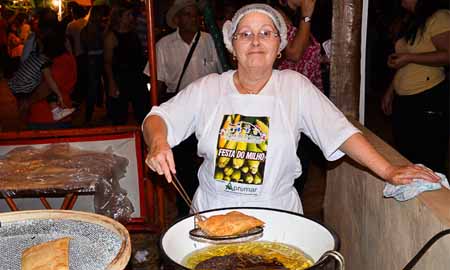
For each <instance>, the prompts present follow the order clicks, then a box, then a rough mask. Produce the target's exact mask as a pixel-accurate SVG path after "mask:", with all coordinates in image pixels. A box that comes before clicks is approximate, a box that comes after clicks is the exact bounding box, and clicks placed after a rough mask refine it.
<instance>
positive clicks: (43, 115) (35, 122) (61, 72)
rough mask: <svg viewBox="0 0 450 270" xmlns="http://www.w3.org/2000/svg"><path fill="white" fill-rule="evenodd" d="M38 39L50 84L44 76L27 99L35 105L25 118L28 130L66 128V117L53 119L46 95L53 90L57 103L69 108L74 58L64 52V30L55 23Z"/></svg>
mask: <svg viewBox="0 0 450 270" xmlns="http://www.w3.org/2000/svg"><path fill="white" fill-rule="evenodd" d="M42 39H43V40H42V46H43V52H42V53H43V54H44V55H45V56H46V57H48V58H49V59H50V60H51V62H50V66H49V67H48V68H49V73H50V78H51V79H52V81H50V80H48V77H47V76H44V79H43V80H42V81H41V84H40V85H39V86H38V89H39V91H36V92H35V93H33V95H32V96H31V97H30V99H32V100H35V102H33V103H31V105H30V109H29V113H28V118H27V123H28V128H30V129H57V128H69V127H71V126H72V125H71V118H70V116H69V117H61V118H59V119H55V117H54V112H53V111H52V105H51V99H50V100H49V96H51V95H50V94H51V93H52V91H53V89H54V88H55V87H57V88H58V90H59V93H60V97H59V99H61V102H62V103H64V104H65V106H67V107H71V105H72V104H71V99H70V93H71V92H72V91H73V89H74V86H75V83H76V79H77V68H76V62H75V58H74V56H73V55H72V54H71V53H69V52H68V51H67V50H66V47H65V29H64V28H63V27H62V26H61V25H59V24H57V25H56V27H55V28H52V29H51V30H49V31H48V32H47V33H46V34H45V36H44V37H43V38H42ZM51 84H54V85H51ZM49 101H50V102H49ZM66 116H67V115H66Z"/></svg>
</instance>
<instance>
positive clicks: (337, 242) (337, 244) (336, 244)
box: [159, 207, 341, 270]
mask: <svg viewBox="0 0 450 270" xmlns="http://www.w3.org/2000/svg"><path fill="white" fill-rule="evenodd" d="M239 209H256V210H267V211H274V212H282V213H287V214H291V215H295V216H300V217H302V218H305V219H308V220H310V221H312V222H314V223H317V224H319V225H320V226H322V227H324V228H325V229H326V230H327V231H329V232H330V234H331V235H332V236H333V239H334V250H336V251H338V250H339V249H340V245H341V242H340V239H339V237H338V235H337V234H336V232H335V231H334V230H333V229H331V228H330V227H329V226H327V225H325V224H323V223H322V222H320V221H317V220H315V219H312V218H309V217H306V216H304V215H303V214H299V213H295V212H291V211H286V210H281V209H273V208H267V207H225V208H216V209H210V210H206V211H202V212H200V214H203V213H209V212H216V211H222V210H239ZM192 216H194V214H190V215H187V216H185V217H182V218H179V219H177V220H176V221H175V222H174V223H172V224H171V225H170V226H169V227H168V228H167V229H165V230H164V232H163V233H162V234H161V238H160V239H159V246H160V248H161V250H162V254H163V260H168V261H170V263H172V264H174V265H176V266H177V267H179V268H180V269H183V270H190V269H189V268H186V267H184V266H183V265H181V264H179V263H177V262H175V261H173V260H172V259H171V258H170V257H169V255H167V252H166V250H165V249H164V246H163V244H162V241H163V239H164V236H165V235H166V233H167V232H168V231H169V230H170V229H171V228H172V227H173V226H175V225H176V224H177V223H179V222H181V221H183V220H185V219H188V218H190V217H192ZM331 260H332V258H331V257H328V258H327V259H325V260H323V261H322V262H321V263H319V264H314V265H313V266H312V267H310V268H308V270H309V269H311V270H314V269H318V267H321V266H323V265H325V264H327V263H328V262H329V261H331Z"/></svg>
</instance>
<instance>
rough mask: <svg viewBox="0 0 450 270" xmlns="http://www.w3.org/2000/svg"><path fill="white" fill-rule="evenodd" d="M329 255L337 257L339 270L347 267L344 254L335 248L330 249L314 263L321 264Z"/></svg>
mask: <svg viewBox="0 0 450 270" xmlns="http://www.w3.org/2000/svg"><path fill="white" fill-rule="evenodd" d="M328 257H332V258H333V259H335V260H336V261H337V262H338V265H339V266H338V269H339V270H344V269H345V260H344V256H342V254H341V253H339V252H337V251H335V250H329V251H327V252H325V253H324V254H323V255H322V256H321V257H320V258H319V260H317V262H316V263H315V264H314V265H317V264H320V263H322V262H323V261H325V260H326V259H327V258H328Z"/></svg>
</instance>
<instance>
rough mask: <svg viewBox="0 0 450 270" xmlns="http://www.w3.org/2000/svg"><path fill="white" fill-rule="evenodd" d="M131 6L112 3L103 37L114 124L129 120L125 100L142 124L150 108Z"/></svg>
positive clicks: (140, 48) (143, 62)
mask: <svg viewBox="0 0 450 270" xmlns="http://www.w3.org/2000/svg"><path fill="white" fill-rule="evenodd" d="M133 11H134V7H133V6H132V5H130V4H128V3H123V4H121V5H118V6H115V7H113V8H112V10H111V17H110V21H109V25H108V29H107V32H106V36H105V40H104V67H105V73H106V80H107V82H108V95H109V97H110V106H109V108H108V109H109V110H110V112H109V115H110V117H111V118H112V122H113V125H123V124H126V123H127V121H128V103H129V102H130V101H131V103H132V105H133V111H134V117H135V119H136V121H137V122H138V123H142V121H143V120H144V118H145V116H146V115H147V113H148V111H149V108H150V105H149V104H150V97H149V93H148V90H147V86H146V83H145V77H144V76H145V75H144V74H143V73H142V70H143V69H144V66H145V58H144V50H143V48H142V45H141V42H140V40H139V37H138V35H137V34H136V32H135V31H134V29H133V26H134V17H133Z"/></svg>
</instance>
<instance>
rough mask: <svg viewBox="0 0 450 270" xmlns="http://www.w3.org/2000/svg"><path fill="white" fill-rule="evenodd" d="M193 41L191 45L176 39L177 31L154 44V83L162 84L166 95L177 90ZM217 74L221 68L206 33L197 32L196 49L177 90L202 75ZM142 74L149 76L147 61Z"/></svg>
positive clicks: (178, 35) (212, 44)
mask: <svg viewBox="0 0 450 270" xmlns="http://www.w3.org/2000/svg"><path fill="white" fill-rule="evenodd" d="M194 40H195V37H194V39H192V42H191V44H187V43H186V42H185V41H184V40H183V39H182V38H181V37H180V34H179V32H178V29H177V31H175V32H174V33H172V34H169V35H167V36H165V37H163V38H162V39H161V40H159V41H158V43H157V44H156V63H157V69H158V70H157V73H158V81H162V82H164V83H165V84H166V85H167V92H168V93H174V92H175V90H176V88H177V84H178V80H179V78H180V75H181V71H182V70H183V66H184V62H185V61H186V57H187V55H188V53H189V50H190V48H191V46H192V44H193V43H194ZM220 72H222V66H221V65H220V61H219V58H218V56H217V52H216V48H215V46H214V41H213V39H212V37H211V35H210V34H208V33H205V32H201V35H200V39H199V40H198V44H197V47H196V48H195V51H194V53H193V55H192V58H191V60H190V62H189V65H188V67H187V69H186V72H185V73H184V75H183V79H182V81H181V84H180V90H181V89H183V88H185V87H186V86H187V85H188V84H190V83H191V82H193V81H195V80H197V79H199V78H201V77H203V76H205V75H208V74H211V73H220ZM144 73H145V74H147V75H148V76H150V75H149V66H148V62H147V65H146V67H145V69H144Z"/></svg>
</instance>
